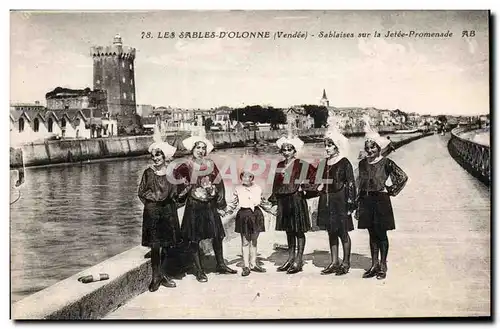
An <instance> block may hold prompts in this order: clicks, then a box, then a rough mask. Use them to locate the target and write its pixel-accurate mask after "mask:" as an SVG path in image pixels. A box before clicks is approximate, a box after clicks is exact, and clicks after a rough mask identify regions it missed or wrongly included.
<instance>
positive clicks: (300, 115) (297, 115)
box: [285, 106, 314, 130]
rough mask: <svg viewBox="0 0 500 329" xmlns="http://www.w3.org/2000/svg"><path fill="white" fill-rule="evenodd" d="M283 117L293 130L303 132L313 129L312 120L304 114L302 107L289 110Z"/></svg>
mask: <svg viewBox="0 0 500 329" xmlns="http://www.w3.org/2000/svg"><path fill="white" fill-rule="evenodd" d="M285 115H286V122H287V124H288V125H290V127H292V128H293V129H297V130H304V129H311V128H313V127H314V119H313V118H311V116H310V115H308V114H307V113H306V111H305V109H304V108H303V107H302V106H293V107H291V108H289V109H288V110H287V111H286V113H285Z"/></svg>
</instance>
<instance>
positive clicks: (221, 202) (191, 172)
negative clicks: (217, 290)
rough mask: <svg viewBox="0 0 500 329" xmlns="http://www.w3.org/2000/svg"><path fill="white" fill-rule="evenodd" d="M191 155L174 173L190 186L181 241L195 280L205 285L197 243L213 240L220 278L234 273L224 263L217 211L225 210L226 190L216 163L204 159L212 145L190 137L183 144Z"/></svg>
mask: <svg viewBox="0 0 500 329" xmlns="http://www.w3.org/2000/svg"><path fill="white" fill-rule="evenodd" d="M182 143H183V145H184V147H186V149H188V150H191V153H192V155H191V156H190V157H188V158H187V159H185V160H184V161H183V163H182V164H181V165H180V166H178V167H177V169H176V177H177V178H182V179H185V180H186V181H187V182H188V183H189V184H190V187H189V192H188V194H187V199H186V207H185V210H184V217H183V220H182V225H181V231H182V235H183V238H184V239H185V240H186V241H187V242H188V243H189V244H190V249H191V252H192V255H193V262H194V265H195V270H196V272H195V276H196V279H197V280H198V281H199V282H207V281H208V278H207V276H206V274H205V271H204V269H203V264H202V257H201V250H200V246H199V242H200V241H201V240H205V239H211V240H212V246H213V249H214V253H215V260H216V262H217V268H216V271H217V272H218V273H221V274H235V273H237V272H236V271H235V270H233V269H232V268H230V267H228V266H227V265H226V264H225V263H224V256H223V250H222V240H223V239H224V237H225V236H226V234H225V232H224V227H223V226H222V221H221V217H220V214H219V211H220V212H221V213H222V212H223V211H224V209H225V208H226V205H227V204H226V199H225V188H224V182H223V181H222V178H221V175H220V174H219V170H218V168H217V166H216V165H215V163H214V162H213V161H212V160H210V159H207V158H206V156H207V155H208V154H209V153H210V152H211V151H212V150H213V144H212V143H211V142H210V141H209V140H207V139H206V138H205V137H202V136H191V137H189V138H187V139H185V140H184V141H183V142H182Z"/></svg>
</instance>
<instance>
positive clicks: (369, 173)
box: [138, 127, 408, 291]
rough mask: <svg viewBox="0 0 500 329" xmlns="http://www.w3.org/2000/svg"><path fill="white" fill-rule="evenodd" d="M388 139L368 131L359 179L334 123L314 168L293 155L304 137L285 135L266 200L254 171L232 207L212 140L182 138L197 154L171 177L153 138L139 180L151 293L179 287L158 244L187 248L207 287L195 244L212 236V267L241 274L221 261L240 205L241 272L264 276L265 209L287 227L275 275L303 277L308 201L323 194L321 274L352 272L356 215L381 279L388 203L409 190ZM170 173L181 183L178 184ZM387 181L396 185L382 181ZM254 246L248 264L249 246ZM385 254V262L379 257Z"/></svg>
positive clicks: (163, 150) (165, 148)
mask: <svg viewBox="0 0 500 329" xmlns="http://www.w3.org/2000/svg"><path fill="white" fill-rule="evenodd" d="M387 142H388V140H387V139H385V138H381V137H380V135H378V133H375V132H373V133H367V135H366V141H365V144H364V149H365V154H366V156H365V158H364V159H362V160H361V161H360V162H359V175H358V179H357V180H356V179H355V175H354V171H353V167H352V165H351V163H350V161H349V160H348V159H347V157H346V151H347V147H348V140H347V138H346V137H344V136H343V135H342V134H341V133H340V131H339V130H338V129H336V128H335V127H330V128H329V130H328V132H327V133H326V134H325V138H324V147H325V151H326V156H325V158H324V159H322V160H321V161H320V163H319V165H318V166H317V167H314V166H312V165H311V164H309V163H307V162H306V161H303V160H302V159H299V158H297V152H298V151H300V149H301V148H302V147H303V144H304V143H303V142H302V141H301V140H300V139H299V138H298V137H282V138H280V139H279V140H278V141H277V142H276V144H277V146H278V147H279V149H280V152H281V154H282V155H283V158H284V159H283V160H282V161H281V162H279V163H278V165H277V168H276V173H275V176H274V181H273V188H272V194H271V196H270V197H269V199H268V200H264V199H261V197H262V189H261V188H260V187H259V186H257V185H256V184H254V183H253V178H254V177H253V175H252V174H251V173H249V172H246V171H241V175H240V179H241V181H242V185H241V186H239V187H236V189H235V194H234V197H233V201H232V202H230V204H229V205H228V204H227V203H226V198H225V188H224V182H223V181H222V179H221V175H220V173H219V171H218V168H217V166H216V165H215V163H214V162H213V161H212V160H210V159H208V158H206V156H207V155H208V154H209V153H210V152H211V151H212V150H213V144H212V143H211V142H210V141H209V140H207V139H206V138H205V137H203V136H192V137H189V138H187V139H186V140H184V141H183V145H184V147H186V148H187V149H188V150H191V156H189V158H188V159H185V160H186V161H183V163H182V164H181V165H180V166H178V167H177V168H176V169H175V171H174V172H172V173H167V166H168V163H169V162H170V161H171V159H172V157H173V155H174V153H175V151H176V149H175V147H173V146H171V145H169V144H168V143H165V142H162V141H157V142H155V143H153V144H152V145H151V146H150V148H149V152H150V153H151V156H152V160H153V164H152V165H151V166H150V167H148V168H147V169H146V170H145V171H144V174H143V177H142V180H141V183H140V186H139V192H138V195H139V198H140V200H141V201H142V203H143V204H144V213H143V233H142V245H143V246H147V247H150V248H151V266H152V280H151V284H150V286H149V290H150V291H156V290H157V289H158V288H159V286H160V285H164V286H166V287H175V283H174V282H173V281H172V279H171V278H169V277H168V276H167V275H165V274H164V273H162V270H161V269H162V266H161V265H162V264H161V262H162V261H161V248H170V247H173V246H177V245H179V244H180V243H181V242H182V243H183V244H184V245H187V246H188V248H189V250H190V253H191V255H192V261H193V265H194V269H195V272H194V274H195V277H196V279H197V280H198V281H199V282H206V281H207V280H208V279H207V276H206V274H205V271H204V267H203V263H202V259H203V257H201V251H200V246H199V242H200V241H201V240H205V239H211V240H212V246H213V250H214V253H215V259H216V262H217V268H216V271H217V272H218V273H222V274H235V273H237V271H236V270H234V269H232V268H230V267H228V266H227V265H226V264H225V263H224V257H223V244H222V241H223V238H224V237H225V232H224V227H223V225H222V220H221V216H223V215H224V214H226V213H232V211H233V210H234V209H235V208H236V207H237V206H238V203H239V206H240V208H241V209H240V211H239V212H238V214H237V216H236V221H237V223H236V231H237V232H238V233H241V236H242V252H243V258H244V263H245V264H244V268H243V272H242V275H243V276H247V275H249V274H250V271H255V272H265V269H264V268H262V267H260V266H259V265H258V264H256V253H257V252H256V246H257V237H258V234H259V233H260V232H263V231H264V225H263V216H262V212H261V211H260V209H261V208H262V209H263V210H265V211H268V212H270V213H272V214H274V215H276V230H277V231H285V232H286V236H287V248H288V258H287V260H286V261H285V263H284V264H282V265H281V266H279V267H278V268H277V271H280V272H286V273H288V274H294V273H298V272H300V271H302V267H303V255H304V249H305V245H306V236H305V233H306V232H308V231H310V230H311V221H310V217H309V211H308V205H307V201H306V200H307V198H309V197H316V196H318V195H319V203H318V219H317V221H318V222H317V224H318V226H319V228H320V229H323V230H326V231H327V232H328V236H329V245H330V252H331V263H330V264H329V265H328V266H327V267H326V268H325V269H323V270H322V271H321V274H323V275H327V274H333V273H335V274H336V275H344V274H346V273H348V272H349V269H350V254H351V239H350V237H349V232H350V231H352V230H353V229H354V224H353V220H352V217H353V214H355V217H356V218H358V228H360V229H368V231H369V236H370V251H371V258H372V266H371V267H370V268H369V269H368V270H366V272H365V273H364V274H363V277H364V278H370V277H374V276H376V277H377V278H378V279H384V278H385V277H386V273H387V254H388V250H389V241H388V238H387V231H388V230H393V229H395V224H394V215H393V211H392V205H391V201H390V197H391V196H396V195H397V194H398V193H399V192H400V191H401V190H402V188H403V187H404V185H405V184H406V181H407V179H408V177H407V176H406V174H405V173H404V172H403V171H402V170H401V169H400V168H399V167H398V166H397V165H396V164H395V163H394V162H393V161H392V160H390V159H388V158H385V157H383V156H382V150H383V149H384V148H385V147H386V146H387ZM169 175H171V176H174V177H175V178H176V180H177V181H178V182H181V184H173V183H172V182H171V181H170V180H169V179H168V177H169ZM389 177H390V179H391V182H392V185H389V186H388V185H386V182H387V180H388V178H389ZM183 204H185V211H184V217H183V220H182V225H179V220H178V217H177V208H178V207H179V205H183ZM339 240H340V241H341V243H342V247H343V257H342V263H340V261H339V257H338V253H339ZM249 245H250V246H251V247H250V260H249V259H248V255H247V254H246V247H247V246H249ZM379 253H380V260H379Z"/></svg>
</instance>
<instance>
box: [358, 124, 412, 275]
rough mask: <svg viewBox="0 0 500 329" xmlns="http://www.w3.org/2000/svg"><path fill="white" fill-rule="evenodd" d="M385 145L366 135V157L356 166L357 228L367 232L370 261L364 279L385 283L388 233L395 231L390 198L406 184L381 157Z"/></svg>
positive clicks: (400, 173) (391, 163)
mask: <svg viewBox="0 0 500 329" xmlns="http://www.w3.org/2000/svg"><path fill="white" fill-rule="evenodd" d="M388 142H389V141H388V140H387V139H386V138H382V137H381V136H380V135H379V134H378V133H377V132H374V131H369V132H367V134H366V140H365V144H364V148H365V152H366V157H365V158H364V159H362V160H361V161H360V162H359V177H358V184H357V185H358V191H359V194H358V210H357V214H356V218H357V219H358V228H360V229H368V233H369V234H370V251H371V257H372V266H371V267H370V269H368V270H367V271H366V272H365V273H364V274H363V278H371V277H374V276H376V277H377V279H385V277H386V275H387V255H388V252H389V239H388V237H387V231H388V230H394V229H395V228H396V226H395V221H394V213H393V210H392V204H391V200H390V197H391V196H392V197H394V196H396V195H398V193H399V192H401V190H402V189H403V187H404V186H405V184H406V182H407V181H408V176H407V175H406V173H405V172H404V171H403V170H402V169H401V168H399V167H398V166H397V165H396V163H394V161H392V160H391V159H389V158H386V157H383V156H382V154H381V151H382V150H383V149H384V148H385V147H387V144H388ZM388 178H390V179H391V182H392V185H390V186H387V185H386V182H387V180H388ZM379 251H380V262H379Z"/></svg>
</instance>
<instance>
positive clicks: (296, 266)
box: [286, 262, 302, 274]
mask: <svg viewBox="0 0 500 329" xmlns="http://www.w3.org/2000/svg"><path fill="white" fill-rule="evenodd" d="M299 272H302V263H300V264H299V263H297V262H295V263H293V265H292V267H290V268H289V269H288V271H286V273H287V274H295V273H299Z"/></svg>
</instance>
